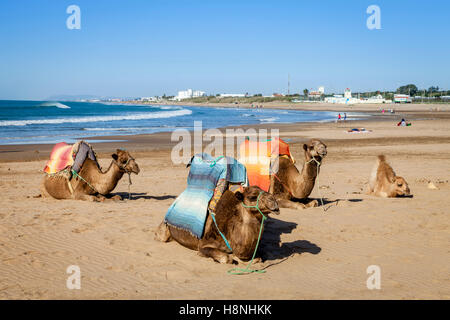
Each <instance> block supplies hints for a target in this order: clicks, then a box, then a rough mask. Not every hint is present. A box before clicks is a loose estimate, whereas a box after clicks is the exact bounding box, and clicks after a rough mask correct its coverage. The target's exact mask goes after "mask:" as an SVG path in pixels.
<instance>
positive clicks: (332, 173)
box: [0, 110, 450, 299]
mask: <svg viewBox="0 0 450 320" xmlns="http://www.w3.org/2000/svg"><path fill="white" fill-rule="evenodd" d="M422 111H423V110H422ZM417 112H419V111H417ZM398 117H399V115H396V116H395V117H392V118H389V119H388V118H386V119H385V120H383V119H376V120H374V121H355V122H346V123H320V124H290V125H267V126H265V127H268V128H270V127H277V128H280V132H281V137H282V138H283V139H290V140H289V141H290V144H291V151H293V155H294V157H295V158H296V159H297V166H299V167H301V165H302V163H303V155H302V143H303V142H305V141H307V140H308V139H310V138H318V139H321V140H322V141H323V142H325V144H327V145H328V156H327V157H326V159H325V160H324V162H323V166H322V169H321V172H320V176H319V181H318V185H319V186H320V189H318V188H317V187H316V188H315V189H314V191H313V193H312V195H311V197H312V198H316V199H317V198H319V196H323V197H324V198H325V200H326V202H327V204H326V205H325V208H326V209H327V210H326V211H324V208H322V207H317V208H311V209H306V210H292V209H281V214H280V215H278V216H272V218H271V219H270V220H269V221H268V222H267V225H266V229H265V231H264V234H263V238H262V244H261V250H260V252H261V254H262V256H263V258H264V259H265V260H264V261H263V263H260V264H256V265H255V267H258V268H262V267H265V268H266V269H265V270H266V273H264V274H251V275H246V276H233V275H228V274H227V270H229V269H230V268H232V266H230V265H221V264H218V263H215V262H214V261H212V260H211V259H206V258H201V257H199V256H198V255H197V253H196V252H195V251H191V250H189V249H186V248H184V247H182V246H181V245H179V244H178V243H176V242H170V243H161V242H158V241H155V240H154V231H155V229H156V228H157V226H158V225H159V223H160V222H161V221H162V219H163V218H164V215H165V213H166V211H167V209H168V207H169V206H170V204H171V203H172V202H173V201H174V199H175V198H176V196H178V195H179V194H180V193H181V192H182V191H183V190H184V188H185V186H186V178H187V174H188V169H186V168H185V166H184V165H173V164H172V162H171V160H170V148H171V146H173V144H174V143H173V142H170V134H168V133H161V134H156V135H145V136H134V137H122V138H123V139H129V141H128V142H123V143H122V142H109V143H100V144H94V147H95V148H96V150H97V151H99V155H100V163H101V165H102V166H103V167H106V166H107V165H108V164H109V162H110V159H111V158H110V156H109V155H110V154H111V153H112V152H114V150H115V149H116V148H117V147H125V148H126V149H127V150H129V151H130V152H131V153H132V155H133V156H134V157H135V158H136V161H137V162H138V164H139V166H140V168H141V173H140V174H139V175H138V176H133V185H132V192H133V196H132V200H130V201H119V202H113V201H111V202H104V203H91V202H84V201H73V200H60V201H58V200H54V199H42V198H33V196H36V195H37V194H39V192H40V191H39V185H40V181H41V179H42V177H43V174H42V173H41V172H39V170H42V169H43V167H44V165H45V163H46V161H45V160H44V159H46V158H48V155H49V151H50V149H51V146H36V145H34V146H0V177H1V178H0V192H1V194H2V198H1V200H0V299H94V298H96V299H97V298H99V299H119V298H120V299H141V298H143V299H450V246H449V244H450V217H449V207H450V197H449V192H450V184H449V181H448V180H449V179H450V176H449V172H450V161H449V159H450V120H449V113H448V112H438V113H437V114H433V115H432V114H431V113H428V111H427V110H425V111H423V112H422V113H417V114H416V115H415V119H414V118H413V125H412V126H411V127H397V126H396V125H395V124H396V122H397V120H398ZM410 118H412V116H411V117H410ZM431 118H433V120H420V119H431ZM386 120H388V121H386ZM408 120H409V119H408ZM356 127H365V128H366V129H368V130H372V132H370V133H359V134H350V133H347V132H346V131H347V130H348V129H351V128H356ZM96 139H98V138H96ZM113 139H121V137H113ZM36 151H39V152H36ZM378 154H385V155H386V156H387V159H388V161H389V162H390V163H391V164H392V166H393V168H394V170H395V171H396V173H397V174H398V175H401V176H403V177H404V178H405V179H406V180H407V182H408V183H409V186H410V188H411V192H412V194H413V197H412V198H398V199H382V198H376V197H372V196H368V195H365V194H364V191H365V186H366V184H367V182H368V177H369V174H370V171H371V169H372V167H373V165H374V162H375V159H376V156H377V155H378ZM38 159H39V160H38ZM429 181H432V182H433V183H434V184H435V186H436V187H437V189H429V188H428V187H427V185H428V182H429ZM319 190H320V194H319ZM127 191H128V183H127V179H126V177H125V178H123V179H122V180H121V181H120V182H119V185H118V187H117V188H116V190H115V191H114V193H119V194H121V195H123V196H124V197H127ZM70 265H77V266H79V267H80V269H81V289H80V290H69V289H67V287H66V280H67V278H68V276H69V274H67V273H66V269H67V267H68V266H70ZM371 265H377V266H379V267H380V270H381V289H380V290H369V289H368V288H367V286H366V281H367V279H368V277H369V276H370V275H369V274H367V271H366V270H367V268H368V266H371ZM243 266H245V265H242V266H241V267H243Z"/></svg>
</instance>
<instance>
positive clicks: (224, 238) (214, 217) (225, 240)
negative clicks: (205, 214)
mask: <svg viewBox="0 0 450 320" xmlns="http://www.w3.org/2000/svg"><path fill="white" fill-rule="evenodd" d="M209 212H210V213H211V217H212V218H213V221H214V224H215V225H216V228H217V231H219V234H220V235H221V236H222V239H223V241H224V242H225V244H226V245H227V247H228V249H230V251H231V252H233V249H232V248H231V246H230V243H229V242H228V240H227V238H226V237H225V236H224V234H223V233H222V232H221V231H220V229H219V226H218V225H217V222H216V215H215V213H214V212H212V211H209Z"/></svg>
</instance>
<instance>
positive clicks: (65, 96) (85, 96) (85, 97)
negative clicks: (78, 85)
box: [46, 94, 105, 101]
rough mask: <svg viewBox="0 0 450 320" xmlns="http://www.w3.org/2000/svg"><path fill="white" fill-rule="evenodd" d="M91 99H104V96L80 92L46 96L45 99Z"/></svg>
mask: <svg viewBox="0 0 450 320" xmlns="http://www.w3.org/2000/svg"><path fill="white" fill-rule="evenodd" d="M91 99H105V98H104V97H99V96H94V95H91V94H82V95H68V94H61V95H54V96H51V97H48V98H47V99H46V100H51V101H52V100H56V101H78V100H91Z"/></svg>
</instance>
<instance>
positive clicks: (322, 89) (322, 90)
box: [308, 87, 325, 99]
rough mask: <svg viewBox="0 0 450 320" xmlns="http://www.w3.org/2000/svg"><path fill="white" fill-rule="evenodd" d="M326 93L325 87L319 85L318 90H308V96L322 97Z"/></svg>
mask: <svg viewBox="0 0 450 320" xmlns="http://www.w3.org/2000/svg"><path fill="white" fill-rule="evenodd" d="M324 94H325V87H319V88H318V89H317V90H312V89H311V91H309V92H308V98H315V99H320V98H321V97H322V96H323V95H324Z"/></svg>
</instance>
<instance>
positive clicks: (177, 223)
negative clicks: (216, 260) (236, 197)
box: [164, 153, 248, 239]
mask: <svg viewBox="0 0 450 320" xmlns="http://www.w3.org/2000/svg"><path fill="white" fill-rule="evenodd" d="M188 167H190V170H189V175H188V179H187V188H186V189H185V190H184V191H183V192H182V193H181V194H180V195H179V196H178V197H177V198H176V199H175V201H174V202H173V204H172V205H171V206H170V208H169V209H168V210H167V214H166V216H165V218H164V222H165V223H166V224H168V225H170V226H172V227H175V228H179V229H182V230H185V231H188V232H189V233H190V234H192V235H193V236H195V237H197V238H198V239H200V238H201V237H202V236H203V232H204V227H205V223H206V218H207V216H208V212H209V211H212V212H214V209H215V204H217V202H218V201H219V199H220V197H221V195H222V193H223V192H224V191H225V190H226V188H227V186H228V184H233V185H241V186H247V184H248V181H247V170H246V168H245V166H244V165H242V164H241V163H240V162H239V161H237V160H236V159H234V158H231V157H218V158H213V157H212V156H211V155H210V154H207V153H201V154H197V155H195V156H194V157H192V159H191V161H190V162H189V164H188ZM208 210H209V211H208Z"/></svg>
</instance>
